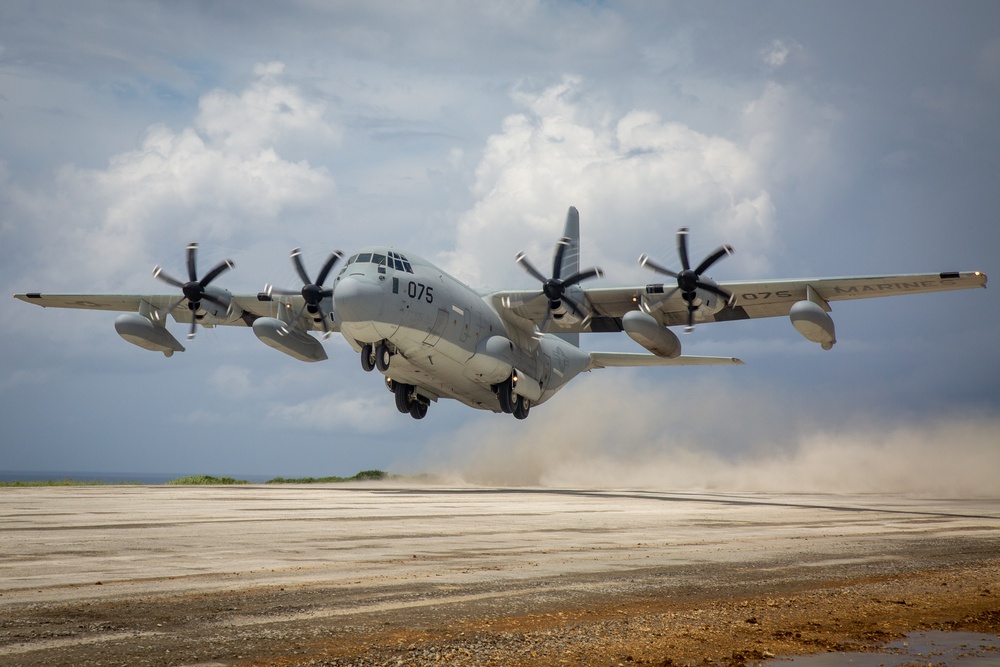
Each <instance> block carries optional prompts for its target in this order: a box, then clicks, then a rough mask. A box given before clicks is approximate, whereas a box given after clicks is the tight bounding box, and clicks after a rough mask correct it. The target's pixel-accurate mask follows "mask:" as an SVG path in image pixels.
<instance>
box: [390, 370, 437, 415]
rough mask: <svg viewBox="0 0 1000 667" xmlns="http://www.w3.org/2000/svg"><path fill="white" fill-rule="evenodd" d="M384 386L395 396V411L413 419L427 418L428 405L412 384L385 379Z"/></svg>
mask: <svg viewBox="0 0 1000 667" xmlns="http://www.w3.org/2000/svg"><path fill="white" fill-rule="evenodd" d="M385 386H386V387H387V388H388V389H389V391H391V392H392V393H393V394H394V395H395V396H396V409H397V410H399V411H400V412H402V413H404V414H406V413H409V414H410V416H411V417H413V418H414V419H423V418H424V417H426V416H427V407H428V405H429V404H428V403H427V401H426V399H424V398H423V397H421V396H420V395H419V394H417V392H416V391H415V389H414V386H413V385H412V384H403V383H402V382H396V381H395V380H393V379H391V378H386V379H385Z"/></svg>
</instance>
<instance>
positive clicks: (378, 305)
mask: <svg viewBox="0 0 1000 667" xmlns="http://www.w3.org/2000/svg"><path fill="white" fill-rule="evenodd" d="M333 303H334V308H336V310H337V314H338V315H339V316H340V319H341V320H343V321H345V322H375V321H378V317H379V315H380V314H381V313H382V286H381V284H379V283H375V282H372V281H370V280H368V279H366V278H358V277H356V276H344V278H342V279H341V281H340V282H339V283H337V287H336V288H335V289H334V292H333Z"/></svg>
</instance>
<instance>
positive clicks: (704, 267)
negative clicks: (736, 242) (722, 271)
mask: <svg viewBox="0 0 1000 667" xmlns="http://www.w3.org/2000/svg"><path fill="white" fill-rule="evenodd" d="M733 252H735V251H734V250H733V247H732V246H730V245H724V246H721V247H719V248H718V249H717V250H716V251H715V252H714V253H712V254H711V255H709V256H708V257H706V258H705V259H704V261H702V263H701V264H699V265H698V268H697V269H695V270H694V272H695V273H697V274H698V275H699V276H700V275H701V274H703V273H705V271H708V268H709V267H710V266H712V265H713V264H715V263H716V262H718V261H719V260H720V259H722V258H723V257H725V256H726V255H732V254H733Z"/></svg>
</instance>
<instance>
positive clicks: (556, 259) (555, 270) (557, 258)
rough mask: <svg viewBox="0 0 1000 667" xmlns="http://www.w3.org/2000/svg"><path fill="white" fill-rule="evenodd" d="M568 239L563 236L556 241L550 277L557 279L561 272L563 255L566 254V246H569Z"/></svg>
mask: <svg viewBox="0 0 1000 667" xmlns="http://www.w3.org/2000/svg"><path fill="white" fill-rule="evenodd" d="M569 244H570V239H568V238H566V237H565V236H564V237H562V238H561V239H559V242H558V243H556V250H555V252H554V253H553V254H552V277H553V278H555V279H556V280H559V276H560V275H561V274H562V263H563V256H565V255H566V248H568V247H569Z"/></svg>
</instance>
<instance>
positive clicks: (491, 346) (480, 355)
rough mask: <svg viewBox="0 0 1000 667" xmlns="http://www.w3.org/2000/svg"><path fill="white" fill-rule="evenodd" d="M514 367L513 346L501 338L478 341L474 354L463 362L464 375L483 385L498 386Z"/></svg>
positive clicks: (493, 337) (494, 337) (491, 337)
mask: <svg viewBox="0 0 1000 667" xmlns="http://www.w3.org/2000/svg"><path fill="white" fill-rule="evenodd" d="M513 365H514V344H513V343H511V342H510V340H508V339H507V338H504V337H503V336H490V337H489V338H485V339H483V340H481V341H479V344H478V345H476V353H475V354H474V355H472V357H470V358H469V360H468V361H466V362H465V370H464V372H465V375H466V377H468V378H471V379H475V380H478V381H480V382H483V383H485V384H490V385H494V384H498V383H500V382H503V381H504V380H506V379H507V378H509V377H510V374H511V372H512V371H513Z"/></svg>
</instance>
